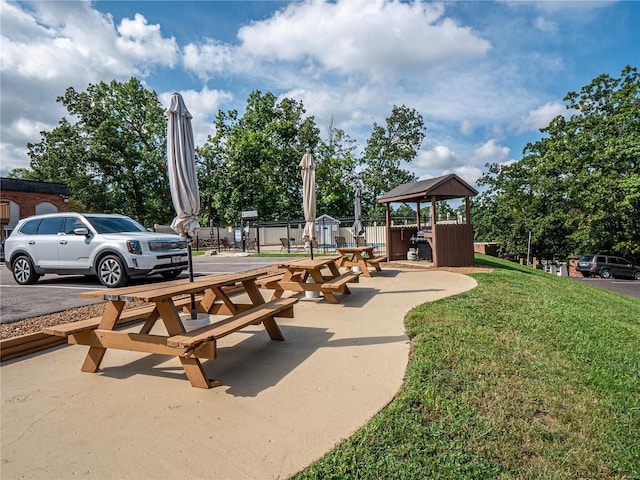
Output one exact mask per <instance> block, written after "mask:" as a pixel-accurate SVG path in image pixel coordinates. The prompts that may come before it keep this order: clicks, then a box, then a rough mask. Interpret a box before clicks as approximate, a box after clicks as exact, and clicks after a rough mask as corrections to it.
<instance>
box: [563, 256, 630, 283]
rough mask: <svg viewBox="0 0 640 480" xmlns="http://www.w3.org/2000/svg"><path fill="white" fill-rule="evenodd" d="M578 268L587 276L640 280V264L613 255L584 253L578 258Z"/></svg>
mask: <svg viewBox="0 0 640 480" xmlns="http://www.w3.org/2000/svg"><path fill="white" fill-rule="evenodd" d="M576 270H577V271H578V272H580V273H582V275H583V276H585V277H590V276H591V275H599V276H600V277H602V278H609V277H614V278H633V279H635V280H640V265H634V264H633V263H632V262H630V261H629V260H627V259H625V258H622V257H615V256H613V255H604V254H598V255H584V256H582V257H580V260H578V267H577V268H576Z"/></svg>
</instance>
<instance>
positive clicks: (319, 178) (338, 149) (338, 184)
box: [315, 119, 360, 218]
mask: <svg viewBox="0 0 640 480" xmlns="http://www.w3.org/2000/svg"><path fill="white" fill-rule="evenodd" d="M356 148H357V147H356V144H355V140H353V139H351V138H350V137H349V136H348V135H347V134H346V133H345V132H344V131H343V130H340V129H338V128H335V127H334V125H333V119H331V121H330V122H329V128H328V137H327V140H326V142H325V141H322V142H320V144H319V145H318V148H317V152H316V157H315V160H316V194H317V209H318V213H319V214H322V213H327V214H328V215H331V216H333V217H336V218H340V217H351V216H353V202H354V192H355V187H356V185H357V184H358V182H359V179H358V175H357V173H356V168H357V167H358V165H359V164H360V160H359V159H358V158H357V157H356V156H355V151H356Z"/></svg>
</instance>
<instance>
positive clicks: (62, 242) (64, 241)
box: [58, 240, 67, 245]
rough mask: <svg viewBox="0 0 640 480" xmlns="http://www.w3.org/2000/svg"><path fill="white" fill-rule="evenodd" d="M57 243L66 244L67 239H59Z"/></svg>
mask: <svg viewBox="0 0 640 480" xmlns="http://www.w3.org/2000/svg"><path fill="white" fill-rule="evenodd" d="M58 243H59V244H60V245H66V244H67V241H66V240H60V241H59V242H58Z"/></svg>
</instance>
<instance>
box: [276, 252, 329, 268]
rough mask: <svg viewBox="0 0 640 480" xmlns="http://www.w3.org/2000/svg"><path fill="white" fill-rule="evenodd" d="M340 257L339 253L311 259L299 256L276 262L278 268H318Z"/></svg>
mask: <svg viewBox="0 0 640 480" xmlns="http://www.w3.org/2000/svg"><path fill="white" fill-rule="evenodd" d="M339 259H340V256H339V255H335V256H331V257H316V258H314V259H313V260H312V259H311V258H299V259H297V260H290V261H284V262H280V263H278V267H280V268H304V269H307V268H311V269H313V268H319V267H323V266H325V265H328V264H330V263H333V262H336V261H337V260H339Z"/></svg>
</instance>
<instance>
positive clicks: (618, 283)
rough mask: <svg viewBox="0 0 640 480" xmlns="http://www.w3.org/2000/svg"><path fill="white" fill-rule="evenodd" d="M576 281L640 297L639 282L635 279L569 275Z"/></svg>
mask: <svg viewBox="0 0 640 480" xmlns="http://www.w3.org/2000/svg"><path fill="white" fill-rule="evenodd" d="M571 278H572V279H573V280H576V281H578V282H582V283H587V284H589V285H593V286H594V287H598V288H604V289H605V290H611V291H613V292H618V293H622V294H624V295H629V296H630V297H635V298H640V282H639V281H637V280H624V279H617V278H600V277H589V278H586V277H571Z"/></svg>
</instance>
